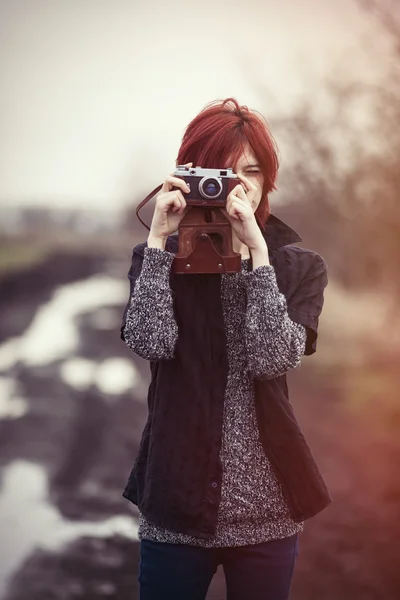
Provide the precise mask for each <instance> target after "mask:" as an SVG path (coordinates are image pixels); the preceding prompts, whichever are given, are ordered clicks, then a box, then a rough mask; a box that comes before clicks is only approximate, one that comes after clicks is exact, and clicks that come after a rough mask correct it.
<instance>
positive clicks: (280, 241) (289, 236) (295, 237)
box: [261, 214, 303, 250]
mask: <svg viewBox="0 0 400 600" xmlns="http://www.w3.org/2000/svg"><path fill="white" fill-rule="evenodd" d="M261 231H262V234H263V236H264V239H265V241H266V242H267V246H268V248H269V249H270V250H277V249H278V248H282V246H287V245H288V244H294V242H302V241H303V240H302V239H301V237H300V236H299V234H298V233H297V231H295V230H294V229H292V228H291V227H289V225H287V224H286V223H285V222H284V221H281V219H278V217H276V216H275V215H272V214H270V215H269V217H268V220H267V223H266V225H265V228H264V230H261Z"/></svg>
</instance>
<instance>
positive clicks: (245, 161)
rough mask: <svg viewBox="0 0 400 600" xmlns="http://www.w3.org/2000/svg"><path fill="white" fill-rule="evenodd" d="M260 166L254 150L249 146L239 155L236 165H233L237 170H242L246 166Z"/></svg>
mask: <svg viewBox="0 0 400 600" xmlns="http://www.w3.org/2000/svg"><path fill="white" fill-rule="evenodd" d="M255 164H258V160H257V157H256V156H255V154H254V152H253V151H252V149H251V148H250V147H249V146H247V147H245V148H244V150H243V152H242V153H241V154H240V155H239V157H238V159H237V161H236V164H235V165H233V166H234V168H236V169H241V168H243V167H245V166H246V165H255Z"/></svg>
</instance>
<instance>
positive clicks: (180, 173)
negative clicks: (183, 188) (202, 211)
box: [174, 165, 240, 208]
mask: <svg viewBox="0 0 400 600" xmlns="http://www.w3.org/2000/svg"><path fill="white" fill-rule="evenodd" d="M174 176H175V177H180V178H181V179H184V180H185V181H186V183H187V184H188V185H189V187H190V192H182V193H183V196H184V198H185V200H186V204H187V205H188V206H201V207H219V208H224V207H225V204H226V200H227V198H228V195H229V194H230V192H231V191H232V190H233V188H234V187H235V186H236V185H237V184H238V183H240V179H239V178H238V177H237V175H236V173H234V172H233V170H232V169H203V168H202V167H186V166H184V165H178V166H177V167H176V169H175V171H174Z"/></svg>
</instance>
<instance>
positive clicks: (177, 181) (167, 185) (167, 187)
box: [161, 173, 190, 193]
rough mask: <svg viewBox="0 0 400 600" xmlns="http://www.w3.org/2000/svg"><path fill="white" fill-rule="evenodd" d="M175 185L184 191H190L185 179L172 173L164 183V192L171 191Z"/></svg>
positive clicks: (162, 190)
mask: <svg viewBox="0 0 400 600" xmlns="http://www.w3.org/2000/svg"><path fill="white" fill-rule="evenodd" d="M173 187H178V188H180V189H181V190H183V191H184V192H186V193H188V192H190V188H189V186H188V184H187V183H186V181H185V180H184V179H181V178H180V177H175V176H174V175H173V174H172V173H171V175H168V177H166V179H165V181H164V184H163V186H162V188H161V192H162V193H166V192H170V191H171V190H172V188H173Z"/></svg>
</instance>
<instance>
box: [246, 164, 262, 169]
mask: <svg viewBox="0 0 400 600" xmlns="http://www.w3.org/2000/svg"><path fill="white" fill-rule="evenodd" d="M252 167H258V168H260V165H246V166H245V169H251V168H252Z"/></svg>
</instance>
